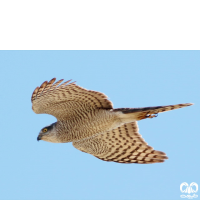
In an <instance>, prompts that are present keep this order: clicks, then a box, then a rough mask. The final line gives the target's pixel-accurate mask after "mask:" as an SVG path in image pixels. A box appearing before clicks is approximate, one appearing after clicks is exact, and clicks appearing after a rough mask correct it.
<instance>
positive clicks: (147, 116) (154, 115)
mask: <svg viewBox="0 0 200 200" xmlns="http://www.w3.org/2000/svg"><path fill="white" fill-rule="evenodd" d="M154 117H158V113H155V114H147V115H146V118H151V119H152V118H154Z"/></svg>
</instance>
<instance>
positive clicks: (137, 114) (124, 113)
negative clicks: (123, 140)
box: [113, 103, 193, 123]
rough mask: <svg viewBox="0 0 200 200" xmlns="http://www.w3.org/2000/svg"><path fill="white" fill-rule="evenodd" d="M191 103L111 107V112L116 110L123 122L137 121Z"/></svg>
mask: <svg viewBox="0 0 200 200" xmlns="http://www.w3.org/2000/svg"><path fill="white" fill-rule="evenodd" d="M191 105H193V103H183V104H176V105H168V106H155V107H143V108H117V109H113V112H118V114H119V117H120V119H121V120H122V122H123V123H129V122H132V121H139V120H142V119H146V118H153V117H157V114H158V113H160V112H166V111H170V110H174V109H179V108H183V107H187V106H191Z"/></svg>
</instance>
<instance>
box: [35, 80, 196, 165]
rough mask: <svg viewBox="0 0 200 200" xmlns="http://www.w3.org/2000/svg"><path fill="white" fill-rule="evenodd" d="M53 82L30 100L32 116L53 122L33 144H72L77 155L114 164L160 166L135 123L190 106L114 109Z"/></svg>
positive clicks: (99, 96)
mask: <svg viewBox="0 0 200 200" xmlns="http://www.w3.org/2000/svg"><path fill="white" fill-rule="evenodd" d="M55 81H56V78H53V79H52V80H50V81H49V82H48V81H45V82H44V83H42V85H41V86H40V87H37V88H36V89H35V90H34V92H33V94H32V97H31V101H32V109H33V111H34V112H35V113H37V114H40V113H46V114H50V115H53V116H54V117H56V118H57V122H55V123H53V124H51V125H49V126H46V127H44V128H43V129H42V130H41V131H40V133H39V135H38V137H37V140H38V141H39V140H44V141H47V142H54V143H67V142H72V143H73V146H74V147H75V148H77V149H78V150H80V151H83V152H85V153H89V154H92V155H93V156H95V157H97V158H99V159H101V160H104V161H113V162H117V163H141V164H148V163H161V162H164V160H165V159H167V158H168V157H167V156H166V154H165V153H164V152H162V151H156V150H154V149H153V148H152V147H151V146H149V145H148V144H147V143H146V142H145V141H144V139H143V138H142V137H141V135H140V134H139V132H138V125H137V121H139V120H142V119H147V118H154V117H156V116H157V114H158V113H160V112H165V111H170V110H173V109H178V108H183V107H186V106H191V105H193V104H192V103H184V104H177V105H168V106H155V107H143V108H117V109H114V108H113V105H112V102H111V101H109V100H108V98H107V96H106V95H105V94H103V93H101V92H96V91H92V90H87V89H84V88H82V87H80V86H78V85H76V84H75V82H71V80H69V81H66V82H64V83H62V84H61V82H62V81H63V79H62V80H59V81H57V82H55Z"/></svg>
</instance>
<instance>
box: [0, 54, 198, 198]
mask: <svg viewBox="0 0 200 200" xmlns="http://www.w3.org/2000/svg"><path fill="white" fill-rule="evenodd" d="M0 74H1V79H0V84H1V98H0V102H1V104H0V111H1V115H0V121H1V140H0V143H1V144H0V152H1V153H0V160H1V165H0V199H2V200H15V199H16V200H27V199H29V200H55V199H60V200H64V199H69V200H71V199H72V200H79V199H81V200H132V199H137V200H145V199H157V200H158V199H181V198H180V195H181V192H180V189H179V187H180V184H181V183H182V182H188V183H189V184H190V183H191V182H196V183H198V184H199V185H200V172H199V169H200V159H199V152H200V145H199V143H200V128H199V119H200V116H199V110H200V105H199V102H200V92H199V86H200V79H199V77H200V51H0ZM53 77H56V78H57V79H62V78H64V79H65V80H69V79H73V80H74V81H77V84H78V85H80V86H82V87H84V88H87V89H91V90H96V91H100V92H103V93H105V94H106V95H107V96H108V97H109V99H110V100H111V101H112V102H113V104H114V108H118V107H120V108H122V107H145V106H160V105H169V104H178V103H190V102H191V103H195V104H194V105H193V106H191V107H186V108H182V109H178V110H174V111H170V112H166V113H161V114H159V115H158V117H157V118H154V119H146V120H143V121H140V122H139V129H140V133H141V134H142V136H143V137H144V139H145V140H146V141H147V142H148V144H149V145H151V146H153V147H154V149H156V150H161V151H164V152H166V154H167V156H168V157H169V159H168V160H167V161H166V162H164V163H161V164H150V165H139V164H119V163H112V162H104V161H101V160H99V159H97V158H95V157H93V156H92V155H89V154H86V153H83V152H81V151H78V150H77V149H75V148H74V147H73V146H72V144H71V143H68V144H53V143H47V142H44V141H40V142H37V140H36V138H37V135H38V133H39V131H40V129H41V128H43V127H44V126H46V125H49V124H51V123H53V122H55V121H56V119H55V118H54V117H53V116H50V115H44V114H42V115H36V114H35V113H34V112H33V111H32V109H31V99H30V98H31V95H32V92H33V90H34V89H35V88H36V87H37V86H39V85H40V84H41V83H42V82H44V81H45V80H50V79H52V78H53ZM197 194H198V193H197Z"/></svg>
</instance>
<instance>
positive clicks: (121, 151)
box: [73, 122, 167, 164]
mask: <svg viewBox="0 0 200 200" xmlns="http://www.w3.org/2000/svg"><path fill="white" fill-rule="evenodd" d="M138 130H139V129H138V126H137V122H131V123H128V124H124V125H122V126H120V127H118V128H116V129H113V130H112V131H109V132H106V133H103V134H99V135H97V136H95V137H90V138H87V139H83V140H79V141H76V142H73V146H74V147H75V148H77V149H79V150H81V151H83V152H86V153H89V154H92V155H94V156H96V157H97V158H99V159H101V160H104V161H113V162H118V163H140V164H148V163H160V162H164V160H165V159H167V156H166V154H165V153H164V152H161V151H156V150H153V148H152V147H151V146H148V145H147V143H146V142H145V141H144V139H143V138H142V137H141V135H140V134H139V132H138Z"/></svg>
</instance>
